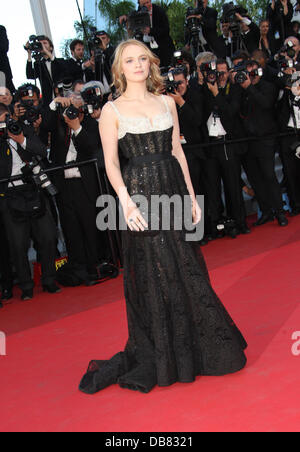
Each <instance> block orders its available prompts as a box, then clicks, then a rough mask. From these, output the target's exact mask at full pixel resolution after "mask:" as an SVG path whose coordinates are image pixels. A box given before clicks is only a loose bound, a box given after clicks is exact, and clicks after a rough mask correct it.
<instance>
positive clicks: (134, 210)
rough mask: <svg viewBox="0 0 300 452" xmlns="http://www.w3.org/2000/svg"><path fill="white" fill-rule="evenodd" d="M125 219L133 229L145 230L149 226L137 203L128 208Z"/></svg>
mask: <svg viewBox="0 0 300 452" xmlns="http://www.w3.org/2000/svg"><path fill="white" fill-rule="evenodd" d="M125 220H126V223H127V225H128V227H129V229H130V230H131V231H137V232H138V231H145V229H147V228H148V224H147V222H146V221H145V219H144V217H143V215H142V214H141V212H140V210H139V208H138V207H137V206H136V205H135V206H131V207H128V208H127V211H126V212H125Z"/></svg>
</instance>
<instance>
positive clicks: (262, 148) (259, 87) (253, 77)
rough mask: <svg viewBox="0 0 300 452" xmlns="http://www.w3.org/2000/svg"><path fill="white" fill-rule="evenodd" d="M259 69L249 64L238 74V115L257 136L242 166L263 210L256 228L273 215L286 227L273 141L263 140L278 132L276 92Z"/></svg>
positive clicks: (251, 142) (252, 133)
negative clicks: (275, 115)
mask: <svg viewBox="0 0 300 452" xmlns="http://www.w3.org/2000/svg"><path fill="white" fill-rule="evenodd" d="M259 69H260V67H259V65H258V63H257V62H255V61H249V62H248V63H247V64H246V67H245V69H244V68H243V67H241V68H240V70H239V73H238V75H237V76H238V78H239V84H240V86H241V87H242V88H243V101H242V108H241V115H242V120H243V125H244V128H245V132H246V134H247V136H250V137H257V140H255V141H250V142H249V148H248V149H249V150H248V152H247V154H246V156H245V158H244V161H243V165H244V166H245V170H246V172H247V175H248V178H249V180H250V183H251V185H252V187H253V189H254V191H255V193H256V197H257V200H258V203H259V206H260V209H261V211H262V217H261V218H260V219H259V220H258V221H257V222H256V226H260V225H263V224H265V223H267V222H268V221H273V220H274V215H275V217H276V218H277V220H278V224H279V225H280V226H287V224H288V220H287V218H286V217H285V214H284V211H283V201H282V195H281V188H280V184H279V182H278V179H277V176H276V173H275V139H274V138H269V139H265V138H264V137H265V136H268V135H274V134H276V133H277V124H276V121H275V117H274V111H275V104H276V100H277V95H278V91H277V89H276V87H275V86H274V85H273V84H271V83H268V82H266V81H264V80H262V75H261V70H259Z"/></svg>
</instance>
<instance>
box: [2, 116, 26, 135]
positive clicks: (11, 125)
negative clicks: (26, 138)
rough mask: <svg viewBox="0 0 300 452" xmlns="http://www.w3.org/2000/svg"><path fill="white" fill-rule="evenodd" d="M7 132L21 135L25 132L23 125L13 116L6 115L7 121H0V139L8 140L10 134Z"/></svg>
mask: <svg viewBox="0 0 300 452" xmlns="http://www.w3.org/2000/svg"><path fill="white" fill-rule="evenodd" d="M7 132H9V133H11V134H12V135H16V136H18V135H21V133H22V132H23V129H22V127H21V125H20V124H19V123H18V122H17V121H15V120H14V119H13V118H11V117H10V116H9V115H6V118H5V122H1V123H0V139H1V140H7V139H8V135H7Z"/></svg>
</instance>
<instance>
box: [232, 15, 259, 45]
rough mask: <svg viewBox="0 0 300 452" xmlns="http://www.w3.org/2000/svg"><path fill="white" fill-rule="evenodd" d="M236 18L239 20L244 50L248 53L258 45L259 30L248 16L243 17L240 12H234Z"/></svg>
mask: <svg viewBox="0 0 300 452" xmlns="http://www.w3.org/2000/svg"><path fill="white" fill-rule="evenodd" d="M236 18H237V19H238V20H239V21H240V26H241V39H242V42H243V44H244V47H245V50H247V52H248V53H252V52H254V50H256V49H258V47H259V40H260V30H259V28H258V26H257V25H256V24H255V23H254V22H253V20H251V19H250V17H248V16H247V17H243V16H242V15H241V14H239V13H236Z"/></svg>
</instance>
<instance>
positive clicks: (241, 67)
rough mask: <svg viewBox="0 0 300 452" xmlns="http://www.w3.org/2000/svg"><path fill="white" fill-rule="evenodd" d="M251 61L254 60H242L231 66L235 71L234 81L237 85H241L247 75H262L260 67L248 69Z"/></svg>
mask: <svg viewBox="0 0 300 452" xmlns="http://www.w3.org/2000/svg"><path fill="white" fill-rule="evenodd" d="M253 63H254V62H252V61H247V62H245V61H243V62H241V63H239V64H238V65H237V66H235V67H234V68H233V72H236V74H235V76H234V81H235V83H236V84H237V85H242V84H243V83H244V82H245V81H246V80H247V79H248V77H262V76H263V75H264V71H263V69H262V68H261V67H259V68H257V69H253V70H252V71H250V72H249V71H248V66H249V65H252V64H253ZM256 64H257V63H256Z"/></svg>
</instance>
